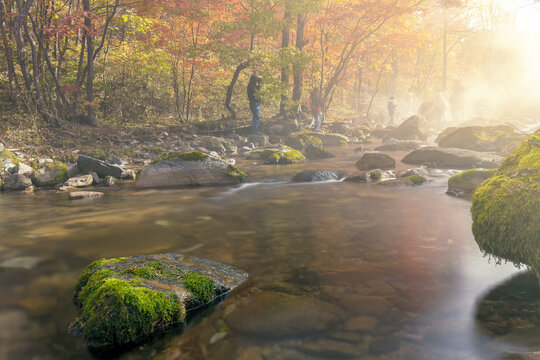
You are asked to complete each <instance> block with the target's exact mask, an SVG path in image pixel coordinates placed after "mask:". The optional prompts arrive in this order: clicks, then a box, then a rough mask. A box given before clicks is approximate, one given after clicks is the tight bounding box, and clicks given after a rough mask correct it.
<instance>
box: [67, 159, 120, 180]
mask: <svg viewBox="0 0 540 360" xmlns="http://www.w3.org/2000/svg"><path fill="white" fill-rule="evenodd" d="M77 166H78V167H79V169H80V171H82V172H83V173H90V172H95V173H96V174H98V175H99V176H100V177H101V178H104V177H105V176H107V175H110V176H112V177H115V178H120V177H121V176H122V168H121V167H119V166H117V165H112V164H109V163H106V162H105V161H103V160H99V159H94V158H91V157H89V156H85V155H80V156H79V158H78V160H77Z"/></svg>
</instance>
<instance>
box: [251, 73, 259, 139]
mask: <svg viewBox="0 0 540 360" xmlns="http://www.w3.org/2000/svg"><path fill="white" fill-rule="evenodd" d="M261 83H262V79H261V78H260V77H258V76H257V75H255V74H253V75H251V78H250V79H249V84H248V86H247V96H248V100H249V109H250V110H251V114H252V115H253V131H254V132H255V134H260V131H259V124H260V122H261V99H260V97H259V96H258V94H257V92H258V91H259V90H261Z"/></svg>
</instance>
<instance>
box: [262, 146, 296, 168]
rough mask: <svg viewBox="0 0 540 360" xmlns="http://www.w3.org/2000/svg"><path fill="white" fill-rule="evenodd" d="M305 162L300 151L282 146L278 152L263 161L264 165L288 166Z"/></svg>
mask: <svg viewBox="0 0 540 360" xmlns="http://www.w3.org/2000/svg"><path fill="white" fill-rule="evenodd" d="M305 160H306V157H305V156H304V154H302V153H301V152H300V151H298V150H295V149H293V148H291V147H288V146H284V147H282V148H281V149H280V150H279V151H276V152H275V153H273V154H272V155H270V156H269V157H268V158H267V160H266V161H265V164H279V165H289V164H295V163H299V162H303V161H305Z"/></svg>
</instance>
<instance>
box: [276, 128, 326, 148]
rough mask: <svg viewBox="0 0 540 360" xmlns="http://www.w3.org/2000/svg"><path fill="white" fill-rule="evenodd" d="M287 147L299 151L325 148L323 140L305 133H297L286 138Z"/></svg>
mask: <svg viewBox="0 0 540 360" xmlns="http://www.w3.org/2000/svg"><path fill="white" fill-rule="evenodd" d="M285 145H287V146H290V147H292V148H293V149H297V150H299V151H306V150H307V149H308V148H322V147H323V144H322V141H321V139H319V138H318V137H315V136H311V135H310V134H308V133H304V132H295V133H292V134H291V135H289V136H287V137H286V138H285Z"/></svg>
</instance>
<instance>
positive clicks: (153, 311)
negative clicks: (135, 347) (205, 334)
mask: <svg viewBox="0 0 540 360" xmlns="http://www.w3.org/2000/svg"><path fill="white" fill-rule="evenodd" d="M96 274H97V273H96ZM96 274H94V275H96ZM101 276H103V275H101V274H100V279H99V280H98V281H97V282H96V285H95V286H92V287H89V290H88V292H87V293H85V294H84V295H85V296H84V297H82V296H81V298H80V299H79V300H80V304H81V309H82V310H81V316H80V318H79V323H80V325H81V328H82V330H83V334H84V336H85V338H86V339H88V340H89V341H91V342H93V343H98V344H99V343H104V344H127V343H131V342H135V341H137V340H138V339H140V338H141V337H145V336H149V335H151V334H152V333H153V332H155V331H156V330H157V329H160V328H163V327H165V326H168V325H170V324H173V323H176V322H180V321H182V320H183V319H184V317H185V309H184V306H183V304H182V303H181V302H180V299H178V297H177V296H176V295H175V294H174V293H172V292H171V293H162V292H159V291H155V290H151V289H148V288H145V287H141V286H140V285H141V283H140V282H139V281H137V280H123V279H118V278H114V277H101ZM92 278H93V276H92ZM91 280H92V281H93V279H91ZM85 291H86V289H85Z"/></svg>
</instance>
